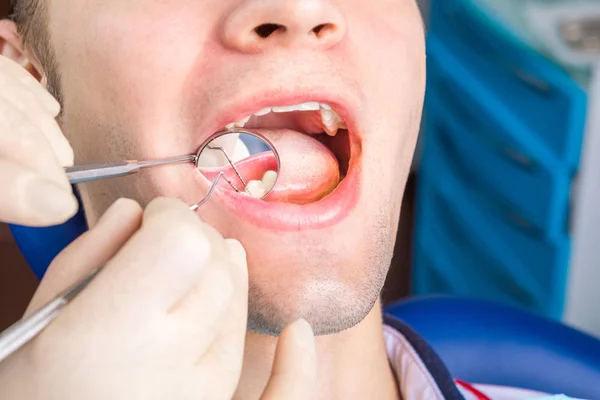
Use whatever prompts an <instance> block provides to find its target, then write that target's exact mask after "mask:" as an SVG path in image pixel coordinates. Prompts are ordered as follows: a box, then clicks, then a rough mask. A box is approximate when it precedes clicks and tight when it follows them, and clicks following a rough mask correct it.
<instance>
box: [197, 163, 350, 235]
mask: <svg viewBox="0 0 600 400" xmlns="http://www.w3.org/2000/svg"><path fill="white" fill-rule="evenodd" d="M352 164H354V165H352ZM357 164H358V163H357V162H354V161H353V162H351V165H350V168H349V170H348V175H346V177H345V178H344V179H343V180H342V181H341V182H340V184H339V185H338V186H337V188H335V190H334V191H333V192H331V193H330V194H329V195H327V196H326V197H324V198H323V199H321V200H319V201H316V202H314V203H310V204H303V205H298V204H286V203H275V202H266V201H262V200H259V199H255V198H252V197H249V196H244V195H240V194H238V193H236V192H234V191H231V190H221V189H219V190H218V191H215V193H214V194H213V196H214V197H215V198H216V199H217V201H220V202H221V203H222V204H224V205H225V206H226V207H227V208H228V209H230V210H231V212H232V213H233V214H234V215H236V216H237V217H239V218H240V219H242V220H245V221H248V222H250V223H251V224H253V225H255V226H257V227H259V228H266V229H270V230H274V231H286V232H289V231H301V230H307V229H323V228H327V227H329V226H332V225H335V224H337V223H339V222H340V221H341V220H343V219H344V218H346V217H347V216H348V215H349V214H350V213H351V212H352V210H353V209H354V208H355V207H356V205H357V203H358V198H359V188H360V171H361V168H360V166H359V165H357ZM198 175H199V176H200V177H201V178H202V179H203V180H205V179H206V178H205V177H203V176H202V175H201V174H198Z"/></svg>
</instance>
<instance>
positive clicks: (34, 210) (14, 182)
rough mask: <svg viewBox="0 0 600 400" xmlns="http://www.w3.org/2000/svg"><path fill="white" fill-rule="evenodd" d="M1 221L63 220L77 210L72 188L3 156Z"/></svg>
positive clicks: (39, 223) (50, 222)
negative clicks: (4, 158)
mask: <svg viewBox="0 0 600 400" xmlns="http://www.w3.org/2000/svg"><path fill="white" fill-rule="evenodd" d="M0 188H2V191H3V194H2V196H0V221H2V222H6V223H11V224H20V225H27V226H49V225H56V224H59V223H63V222H65V221H67V220H68V219H69V218H71V217H72V216H73V215H75V213H76V212H77V208H78V206H79V205H78V203H77V199H76V198H75V196H74V195H73V193H72V191H71V188H70V187H69V188H68V189H65V188H63V187H60V186H58V185H57V184H56V183H55V182H54V181H51V180H49V179H47V178H44V177H42V176H40V175H39V174H37V173H35V172H32V171H31V170H28V169H26V168H24V167H22V166H20V165H17V164H15V163H13V162H10V161H6V160H2V159H0Z"/></svg>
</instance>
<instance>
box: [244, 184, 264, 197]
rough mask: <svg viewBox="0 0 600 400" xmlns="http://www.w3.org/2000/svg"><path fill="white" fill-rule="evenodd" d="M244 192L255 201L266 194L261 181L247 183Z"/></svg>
mask: <svg viewBox="0 0 600 400" xmlns="http://www.w3.org/2000/svg"><path fill="white" fill-rule="evenodd" d="M246 192H247V193H248V194H249V195H250V196H252V197H254V198H255V199H260V198H262V197H263V196H264V195H265V194H266V191H265V187H264V186H263V183H262V181H250V182H248V183H247V184H246Z"/></svg>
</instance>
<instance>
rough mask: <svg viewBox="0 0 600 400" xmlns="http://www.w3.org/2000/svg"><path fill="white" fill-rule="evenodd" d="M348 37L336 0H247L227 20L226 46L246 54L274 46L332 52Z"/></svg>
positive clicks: (225, 31) (225, 28)
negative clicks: (329, 50)
mask: <svg viewBox="0 0 600 400" xmlns="http://www.w3.org/2000/svg"><path fill="white" fill-rule="evenodd" d="M345 34H346V21H345V18H344V14H343V13H342V11H341V10H340V9H339V7H338V6H337V5H336V4H335V3H334V2H333V0H244V1H242V2H241V3H240V5H239V6H237V7H236V8H235V9H234V10H233V12H232V13H231V14H230V15H229V16H228V17H227V19H226V20H225V25H224V27H223V40H224V42H225V45H226V46H227V47H229V48H232V49H234V50H237V51H241V52H245V53H260V52H262V51H265V50H266V49H269V48H272V47H304V48H313V49H322V50H324V49H329V48H331V47H334V46H335V45H336V44H338V43H339V42H340V41H341V40H342V39H343V37H344V36H345Z"/></svg>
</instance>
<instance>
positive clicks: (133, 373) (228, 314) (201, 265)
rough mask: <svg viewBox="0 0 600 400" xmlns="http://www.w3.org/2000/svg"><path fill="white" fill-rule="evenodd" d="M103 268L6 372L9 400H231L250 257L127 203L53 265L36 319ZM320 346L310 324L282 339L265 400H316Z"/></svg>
mask: <svg viewBox="0 0 600 400" xmlns="http://www.w3.org/2000/svg"><path fill="white" fill-rule="evenodd" d="M102 264H105V265H106V267H105V269H104V270H103V271H102V272H101V273H100V274H99V275H98V276H97V278H96V279H95V280H94V281H92V282H91V284H90V285H89V286H88V287H87V288H86V289H85V290H84V291H83V292H82V293H81V294H80V295H79V296H78V297H76V298H75V299H74V301H73V302H72V303H71V304H69V305H68V306H67V307H66V309H65V310H64V311H63V313H62V314H61V315H60V316H59V317H58V318H57V319H56V320H55V321H54V322H53V323H52V324H51V325H50V326H49V327H47V328H46V329H45V330H44V331H43V332H42V333H41V334H40V336H38V337H37V338H36V339H34V340H33V341H32V342H31V343H30V344H28V345H27V346H25V347H24V348H23V349H21V350H20V351H19V352H17V353H15V354H14V355H13V356H11V357H10V358H8V359H7V360H6V361H5V362H4V363H2V364H0V388H2V390H1V393H2V396H5V397H6V398H10V399H12V400H20V399H27V400H36V399H62V400H64V399H102V400H105V399H127V400H130V399H144V400H151V399H160V400H164V399H195V400H196V399H210V400H220V399H222V400H229V399H231V396H232V395H233V393H234V391H235V389H236V387H237V384H238V381H239V377H240V373H241V368H242V358H243V350H244V340H245V334H246V321H247V298H248V282H247V269H246V258H245V252H244V249H243V248H242V246H241V245H240V244H239V243H238V242H237V241H235V240H225V239H223V238H222V237H221V235H220V234H219V233H218V232H217V231H216V230H215V229H213V228H212V227H210V226H208V225H206V224H204V223H202V222H201V221H200V220H199V219H198V218H197V217H196V215H195V214H194V213H193V212H191V211H190V210H189V209H188V208H187V206H186V205H185V204H183V203H180V202H179V201H176V200H167V199H159V200H155V201H153V202H152V203H151V204H150V205H149V206H148V208H147V209H146V210H145V211H144V212H143V213H142V211H141V209H140V208H139V206H138V205H137V204H135V203H133V202H131V201H123V200H122V201H119V202H117V203H116V204H115V205H113V207H112V208H111V209H110V210H109V211H108V212H107V213H106V214H105V215H104V216H103V217H102V218H101V220H100V221H99V223H98V224H97V225H96V226H95V227H94V228H93V229H92V230H91V231H89V232H88V233H86V234H85V235H83V236H82V237H81V238H79V239H78V240H77V241H76V242H74V243H73V244H72V245H71V246H69V247H68V248H67V249H66V250H65V251H64V252H63V253H61V254H60V255H59V256H58V257H57V258H56V260H55V261H54V262H53V264H52V265H51V266H50V269H49V270H48V273H47V275H46V277H45V278H44V281H43V282H42V284H41V286H40V288H39V290H38V291H37V293H36V295H35V297H34V299H33V301H32V304H31V306H30V307H29V310H34V309H36V308H38V307H40V306H41V305H42V304H44V303H45V302H47V301H48V300H50V299H51V298H53V297H54V296H55V295H56V294H57V293H59V292H60V291H61V290H63V289H64V288H66V287H68V286H70V285H71V284H72V283H73V282H74V281H76V280H78V279H79V278H81V277H83V276H85V275H86V274H87V273H88V272H89V271H91V270H93V269H94V268H95V267H97V266H98V265H102ZM313 340H314V338H313V336H312V331H311V330H310V327H308V326H307V324H306V323H298V324H295V325H294V326H293V327H292V328H291V329H288V330H287V332H286V334H285V335H284V336H282V338H281V340H280V346H279V348H278V352H277V355H276V361H275V368H274V375H273V379H272V380H271V382H270V384H269V387H268V389H267V392H266V395H265V397H264V399H269V400H272V399H283V398H285V399H310V398H312V396H313V393H312V391H313V390H314V380H315V374H314V368H315V363H314V342H313ZM301 353H302V354H301ZM298 354H301V357H300V358H299V359H298V360H299V361H300V363H299V364H297V365H295V364H294V363H293V362H292V361H293V359H292V358H293V357H295V356H297V355H298ZM303 360H304V361H305V362H303ZM290 379H292V380H293V381H292V382H291V381H290ZM288 394H289V395H288ZM0 397H1V396H0Z"/></svg>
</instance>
